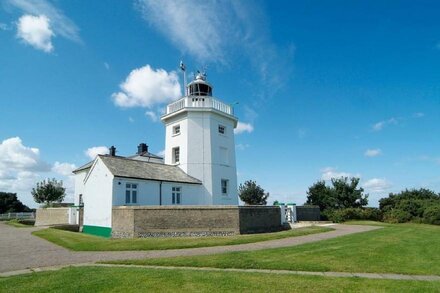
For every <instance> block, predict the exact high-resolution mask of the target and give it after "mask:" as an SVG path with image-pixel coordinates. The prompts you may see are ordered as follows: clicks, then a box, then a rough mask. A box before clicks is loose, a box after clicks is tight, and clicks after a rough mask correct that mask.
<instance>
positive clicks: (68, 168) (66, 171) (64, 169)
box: [52, 162, 76, 176]
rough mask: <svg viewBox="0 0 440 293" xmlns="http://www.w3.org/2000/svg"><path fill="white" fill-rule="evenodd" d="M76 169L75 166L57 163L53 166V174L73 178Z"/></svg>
mask: <svg viewBox="0 0 440 293" xmlns="http://www.w3.org/2000/svg"><path fill="white" fill-rule="evenodd" d="M75 169H76V166H75V164H69V163H60V162H55V164H53V166H52V172H55V173H57V174H60V175H63V176H71V175H72V171H73V170H75Z"/></svg>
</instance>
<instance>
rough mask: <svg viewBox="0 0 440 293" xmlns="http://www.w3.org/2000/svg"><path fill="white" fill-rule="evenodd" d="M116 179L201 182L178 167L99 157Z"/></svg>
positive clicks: (107, 156) (106, 156)
mask: <svg viewBox="0 0 440 293" xmlns="http://www.w3.org/2000/svg"><path fill="white" fill-rule="evenodd" d="M99 157H100V158H101V159H102V161H103V162H104V164H105V165H106V166H107V168H108V169H109V170H110V172H111V173H112V174H113V175H114V176H116V177H124V178H135V179H147V180H156V181H169V182H181V183H192V184H201V183H202V182H201V181H200V180H198V179H196V178H194V177H191V176H189V175H188V174H186V173H185V172H183V171H182V170H181V169H180V168H179V167H177V166H172V165H165V164H159V163H151V162H144V161H137V160H130V159H127V158H121V157H111V156H109V155H99Z"/></svg>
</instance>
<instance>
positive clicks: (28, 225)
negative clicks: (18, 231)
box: [5, 219, 33, 228]
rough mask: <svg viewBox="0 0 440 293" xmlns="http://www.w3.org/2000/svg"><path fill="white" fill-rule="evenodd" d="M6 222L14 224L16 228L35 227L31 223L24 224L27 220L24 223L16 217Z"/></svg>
mask: <svg viewBox="0 0 440 293" xmlns="http://www.w3.org/2000/svg"><path fill="white" fill-rule="evenodd" d="M5 223H6V224H8V225H10V226H14V227H16V228H29V227H33V225H31V224H24V223H27V222H24V223H22V222H21V221H20V220H17V219H14V220H9V221H6V222H5Z"/></svg>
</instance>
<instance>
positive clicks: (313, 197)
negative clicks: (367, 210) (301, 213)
mask: <svg viewBox="0 0 440 293" xmlns="http://www.w3.org/2000/svg"><path fill="white" fill-rule="evenodd" d="M359 180H360V179H359V178H355V177H352V178H348V177H341V178H332V180H331V186H327V185H326V184H325V181H323V180H319V181H317V182H316V183H315V184H313V185H312V186H310V187H309V191H307V201H306V204H308V205H317V206H319V208H320V209H321V211H325V210H336V209H344V208H360V207H363V206H366V205H367V204H368V194H364V189H363V188H362V187H358V185H359Z"/></svg>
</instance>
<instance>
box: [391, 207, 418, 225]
mask: <svg viewBox="0 0 440 293" xmlns="http://www.w3.org/2000/svg"><path fill="white" fill-rule="evenodd" d="M412 218H413V217H412V215H411V213H409V212H408V211H404V210H399V209H393V210H391V211H389V212H387V213H385V214H384V220H385V221H386V222H389V223H406V222H409V221H411V219H412Z"/></svg>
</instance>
